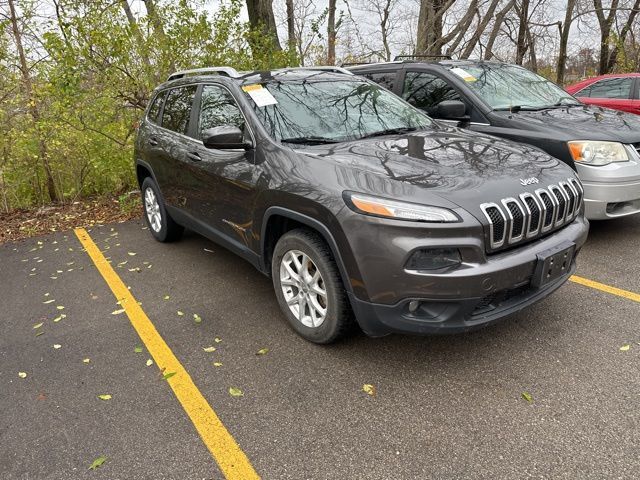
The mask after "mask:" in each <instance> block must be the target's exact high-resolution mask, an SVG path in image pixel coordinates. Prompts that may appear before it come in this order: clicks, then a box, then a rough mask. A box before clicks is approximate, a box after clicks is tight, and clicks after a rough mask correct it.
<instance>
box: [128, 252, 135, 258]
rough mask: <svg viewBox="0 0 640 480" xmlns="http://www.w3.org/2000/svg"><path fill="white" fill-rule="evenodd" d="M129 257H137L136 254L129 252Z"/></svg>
mask: <svg viewBox="0 0 640 480" xmlns="http://www.w3.org/2000/svg"><path fill="white" fill-rule="evenodd" d="M127 255H129V256H130V257H135V256H136V255H137V253H136V252H127Z"/></svg>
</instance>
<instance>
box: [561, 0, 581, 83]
mask: <svg viewBox="0 0 640 480" xmlns="http://www.w3.org/2000/svg"><path fill="white" fill-rule="evenodd" d="M575 7H576V0H568V2H567V11H566V12H565V15H564V23H561V22H558V29H559V30H560V47H559V50H558V63H557V65H556V83H557V84H558V85H562V84H564V73H565V70H566V68H567V45H568V44H569V32H570V31H571V23H572V22H573V10H574V9H575Z"/></svg>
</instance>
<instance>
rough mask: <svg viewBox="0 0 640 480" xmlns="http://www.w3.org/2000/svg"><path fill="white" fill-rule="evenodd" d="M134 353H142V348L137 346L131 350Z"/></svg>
mask: <svg viewBox="0 0 640 480" xmlns="http://www.w3.org/2000/svg"><path fill="white" fill-rule="evenodd" d="M133 351H134V352H136V353H142V347H141V346H137V347H135V348H134V349H133Z"/></svg>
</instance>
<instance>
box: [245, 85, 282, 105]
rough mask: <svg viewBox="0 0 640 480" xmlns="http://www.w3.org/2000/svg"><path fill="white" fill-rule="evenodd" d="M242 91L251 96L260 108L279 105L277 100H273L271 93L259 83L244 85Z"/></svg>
mask: <svg viewBox="0 0 640 480" xmlns="http://www.w3.org/2000/svg"><path fill="white" fill-rule="evenodd" d="M242 90H244V91H245V92H247V93H248V94H249V96H250V97H251V99H252V100H253V101H254V102H256V105H257V106H258V107H266V106H268V105H275V104H276V103H278V102H277V100H276V99H275V98H273V95H271V92H270V91H269V90H267V89H266V88H264V87H263V86H262V85H260V84H259V83H256V84H254V85H244V86H243V87H242Z"/></svg>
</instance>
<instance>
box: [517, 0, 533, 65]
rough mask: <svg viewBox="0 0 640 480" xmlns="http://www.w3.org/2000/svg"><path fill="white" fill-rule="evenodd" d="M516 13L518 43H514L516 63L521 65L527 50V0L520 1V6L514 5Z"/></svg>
mask: <svg viewBox="0 0 640 480" xmlns="http://www.w3.org/2000/svg"><path fill="white" fill-rule="evenodd" d="M516 12H517V13H518V41H517V43H516V63H517V64H518V65H522V63H523V62H524V56H525V54H526V53H527V50H528V49H529V46H530V45H529V42H528V38H527V22H528V21H529V0H522V3H521V4H520V5H516Z"/></svg>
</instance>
